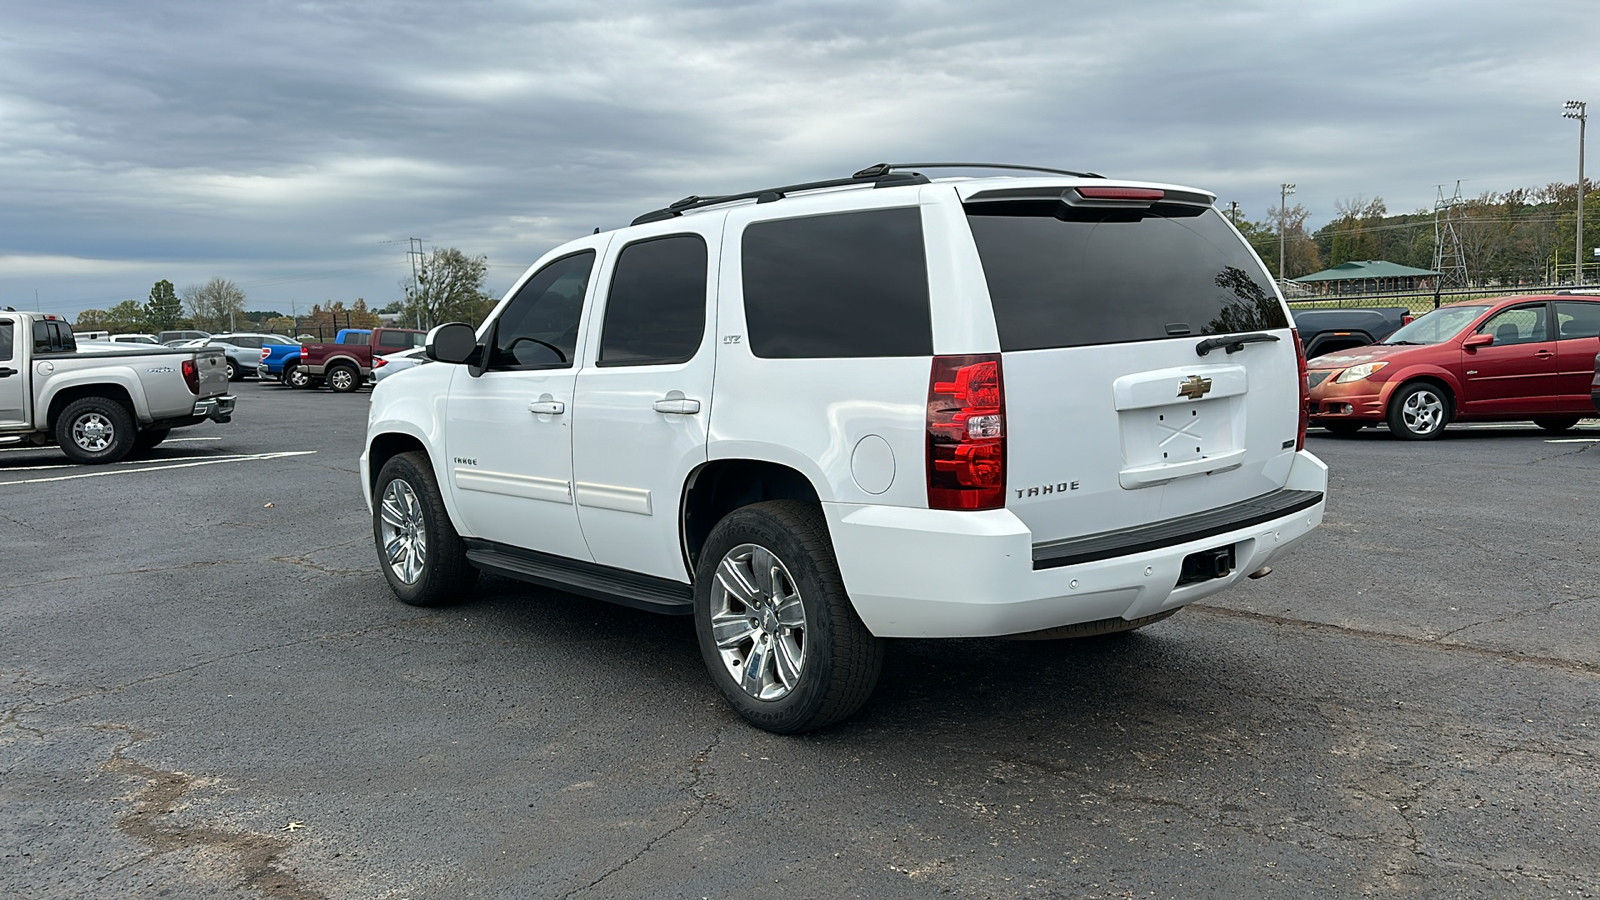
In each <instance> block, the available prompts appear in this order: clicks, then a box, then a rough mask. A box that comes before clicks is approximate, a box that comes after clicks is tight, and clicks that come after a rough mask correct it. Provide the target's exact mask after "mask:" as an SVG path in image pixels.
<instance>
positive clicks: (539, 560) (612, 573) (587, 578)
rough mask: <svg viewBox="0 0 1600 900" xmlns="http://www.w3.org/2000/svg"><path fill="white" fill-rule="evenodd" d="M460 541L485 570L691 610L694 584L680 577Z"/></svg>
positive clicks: (684, 612) (672, 610)
mask: <svg viewBox="0 0 1600 900" xmlns="http://www.w3.org/2000/svg"><path fill="white" fill-rule="evenodd" d="M463 541H464V543H466V545H467V559H469V560H471V561H472V564H473V565H475V566H477V567H478V568H479V569H481V570H483V571H485V572H492V573H494V574H496V575H504V576H505V577H507V578H515V579H517V580H518V581H526V582H529V583H531V584H537V585H540V586H542V587H548V588H555V589H557V590H562V591H568V592H571V593H574V594H582V595H583V596H585V597H593V598H595V599H596V600H605V601H607V602H610V603H620V604H622V605H623V606H631V607H633V608H634V609H643V610H647V611H649V612H656V613H665V614H667V615H670V616H688V615H693V614H694V588H693V587H691V586H690V585H687V584H684V583H683V582H679V581H671V580H668V579H666V578H657V577H655V576H653V575H640V574H639V573H638V572H629V571H628V570H626V569H617V568H613V567H611V566H602V565H600V564H598V563H591V562H583V561H581V560H576V559H567V558H566V557H564V556H553V555H551V554H549V553H540V552H538V551H535V550H524V549H522V548H520V547H512V546H510V545H507V544H500V543H496V542H494V541H485V540H481V539H478V538H463Z"/></svg>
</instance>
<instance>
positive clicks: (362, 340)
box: [339, 332, 372, 344]
mask: <svg viewBox="0 0 1600 900" xmlns="http://www.w3.org/2000/svg"><path fill="white" fill-rule="evenodd" d="M371 341H372V335H371V334H368V333H366V332H359V333H358V332H351V333H350V334H347V335H345V336H344V337H342V338H339V343H341V344H366V343H370V342H371Z"/></svg>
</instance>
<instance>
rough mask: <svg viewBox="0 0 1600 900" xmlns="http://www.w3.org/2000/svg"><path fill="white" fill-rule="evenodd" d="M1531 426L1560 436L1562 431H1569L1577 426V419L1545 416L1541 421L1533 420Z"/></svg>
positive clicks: (1573, 417)
mask: <svg viewBox="0 0 1600 900" xmlns="http://www.w3.org/2000/svg"><path fill="white" fill-rule="evenodd" d="M1533 424H1535V425H1537V426H1539V427H1540V428H1543V429H1544V430H1545V431H1551V432H1555V433H1556V434H1560V433H1561V432H1563V431H1571V430H1572V427H1573V426H1574V425H1577V424H1578V417H1577V416H1546V417H1544V418H1542V419H1534V420H1533Z"/></svg>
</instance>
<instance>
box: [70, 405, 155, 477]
mask: <svg viewBox="0 0 1600 900" xmlns="http://www.w3.org/2000/svg"><path fill="white" fill-rule="evenodd" d="M134 430H135V426H134V423H133V413H131V412H129V411H128V408H127V407H126V406H123V405H122V404H121V403H118V402H117V401H115V400H112V399H110V398H109V397H80V398H78V399H77V400H74V401H72V402H71V403H68V404H67V407H66V409H63V410H62V411H61V415H60V416H58V417H56V428H55V436H56V443H57V444H58V445H60V447H61V452H62V453H65V454H66V455H67V458H68V459H70V460H72V461H73V462H76V463H88V464H91V465H94V464H100V463H114V462H116V461H117V460H120V459H123V458H125V457H126V456H127V455H128V454H129V453H132V452H133V447H134V440H135V434H134Z"/></svg>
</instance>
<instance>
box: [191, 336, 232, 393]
mask: <svg viewBox="0 0 1600 900" xmlns="http://www.w3.org/2000/svg"><path fill="white" fill-rule="evenodd" d="M194 362H195V369H196V371H197V372H198V373H199V376H200V379H199V390H197V391H196V394H198V396H200V397H202V398H205V397H216V396H220V395H222V394H226V393H227V392H228V354H227V353H225V352H224V351H223V349H222V348H221V347H202V348H201V349H199V350H197V351H195V354H194Z"/></svg>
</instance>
